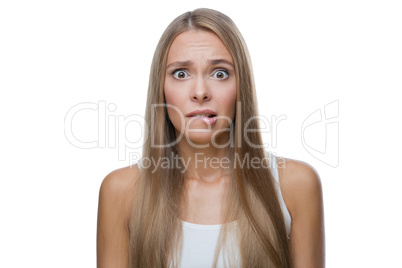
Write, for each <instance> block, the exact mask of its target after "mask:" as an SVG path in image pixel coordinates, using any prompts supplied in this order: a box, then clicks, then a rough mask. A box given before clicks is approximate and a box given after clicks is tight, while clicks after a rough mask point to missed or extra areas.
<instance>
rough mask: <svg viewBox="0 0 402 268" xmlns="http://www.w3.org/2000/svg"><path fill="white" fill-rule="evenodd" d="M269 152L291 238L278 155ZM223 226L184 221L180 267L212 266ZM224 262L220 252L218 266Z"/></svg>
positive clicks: (290, 220) (220, 266)
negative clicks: (280, 179)
mask: <svg viewBox="0 0 402 268" xmlns="http://www.w3.org/2000/svg"><path fill="white" fill-rule="evenodd" d="M267 152H268V159H269V162H270V169H271V173H272V175H273V176H274V178H275V186H276V189H277V192H278V200H279V203H280V206H281V208H282V213H283V216H284V220H285V226H286V231H287V235H288V238H289V237H290V230H291V224H292V219H291V217H290V214H289V211H288V209H287V208H286V204H285V202H284V200H283V197H282V192H281V188H280V185H279V175H278V165H277V162H276V157H275V155H274V154H272V153H271V152H269V151H267ZM230 224H236V222H232V223H230ZM221 227H222V225H221V224H217V225H203V224H195V223H189V222H185V221H183V248H182V258H181V263H180V266H179V267H182V268H187V267H191V268H197V267H199V268H205V267H212V263H213V260H214V256H215V247H216V244H217V242H218V237H219V232H220V230H221ZM237 252H238V251H237ZM238 256H239V255H238V254H237V256H232V257H231V258H234V260H236V258H238ZM224 263H226V267H228V261H227V260H225V259H224V257H223V256H222V254H220V255H219V257H218V263H217V267H218V268H223V267H225V265H224ZM237 263H239V262H237Z"/></svg>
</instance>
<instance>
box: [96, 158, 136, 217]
mask: <svg viewBox="0 0 402 268" xmlns="http://www.w3.org/2000/svg"><path fill="white" fill-rule="evenodd" d="M139 173H140V171H139V168H138V166H137V165H132V166H128V167H124V168H119V169H116V170H113V171H112V172H110V173H109V174H108V175H107V176H106V177H105V178H104V179H103V181H102V184H101V187H100V192H99V199H100V201H105V202H108V203H110V205H113V206H114V207H115V209H118V208H121V209H123V208H125V210H129V209H130V205H131V202H132V197H133V192H134V189H135V183H136V181H137V179H138V175H139ZM128 212H129V211H127V213H128ZM127 216H128V215H127Z"/></svg>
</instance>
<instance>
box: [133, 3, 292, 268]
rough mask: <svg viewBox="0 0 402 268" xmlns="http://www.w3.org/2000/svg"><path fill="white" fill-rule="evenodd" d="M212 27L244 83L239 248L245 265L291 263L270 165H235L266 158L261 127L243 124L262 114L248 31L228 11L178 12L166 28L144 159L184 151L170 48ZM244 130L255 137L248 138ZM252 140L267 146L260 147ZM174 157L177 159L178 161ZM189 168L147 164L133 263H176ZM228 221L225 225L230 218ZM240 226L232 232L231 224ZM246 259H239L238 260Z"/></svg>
mask: <svg viewBox="0 0 402 268" xmlns="http://www.w3.org/2000/svg"><path fill="white" fill-rule="evenodd" d="M192 29H195V30H206V31H211V32H213V33H215V34H216V35H217V36H218V37H219V38H220V39H221V40H222V42H223V43H224V44H225V46H226V47H227V49H228V51H229V52H230V53H231V55H232V58H233V61H234V66H235V75H236V82H237V104H240V105H241V106H242V107H241V108H240V107H239V105H237V107H236V114H235V119H234V121H233V122H232V124H233V125H232V126H234V127H233V128H232V131H233V132H234V141H235V143H234V145H233V146H231V149H230V152H231V156H232V157H233V158H232V160H233V161H232V165H233V169H232V170H233V174H232V177H231V178H232V179H231V184H230V185H231V186H230V189H228V194H227V202H226V204H231V206H230V209H229V206H226V210H225V214H224V215H225V219H226V220H227V221H229V220H230V219H236V222H237V227H236V230H237V231H236V235H234V237H236V239H237V243H238V247H239V250H240V265H241V267H291V259H290V252H289V245H288V240H287V235H286V228H285V224H284V219H283V214H282V211H281V208H280V204H279V201H278V199H277V193H276V189H275V186H274V178H273V176H272V174H271V172H270V169H269V167H268V165H265V166H264V165H262V166H261V167H260V168H252V167H250V166H249V165H245V166H243V167H241V168H240V167H237V166H235V165H234V162H235V159H234V155H237V157H238V159H245V158H247V157H248V159H252V158H259V159H263V160H265V161H267V160H266V155H265V150H264V148H262V146H261V145H262V139H261V135H260V133H259V132H248V133H244V131H243V126H242V123H243V122H245V121H246V120H249V119H250V118H252V117H254V116H257V100H256V94H255V87H254V80H253V75H252V69H251V61H250V57H249V54H248V50H247V47H246V44H245V42H244V40H243V37H242V35H241V34H240V32H239V30H238V29H237V27H236V25H235V24H234V23H233V21H232V20H231V19H230V18H229V17H227V16H226V15H224V14H222V13H220V12H218V11H215V10H211V9H206V8H201V9H196V10H194V11H191V12H186V13H184V14H182V15H181V16H179V17H177V18H176V19H175V20H174V21H172V22H171V24H170V25H169V26H168V27H167V29H166V30H165V32H164V33H163V35H162V37H161V39H160V41H159V43H158V46H157V48H156V51H155V54H154V57H153V61H152V66H151V73H150V77H149V88H148V97H147V106H146V107H147V108H146V114H145V121H146V122H147V123H149V124H148V126H147V128H146V129H145V143H144V147H143V158H146V159H148V160H149V159H161V158H163V159H172V158H173V157H175V156H177V155H178V152H177V147H176V146H157V145H163V144H171V143H173V142H174V141H175V139H176V134H175V128H174V126H173V125H172V123H171V121H170V120H169V117H168V114H167V110H166V108H163V109H155V106H154V105H155V104H164V103H165V100H164V93H163V85H164V76H165V69H166V60H167V54H168V51H169V48H170V46H171V44H172V42H173V40H174V38H175V37H176V36H178V35H179V34H180V33H183V32H185V31H188V30H192ZM240 119H241V120H240ZM248 127H249V128H251V129H259V124H258V121H257V120H251V121H250V123H249V125H248ZM245 135H248V137H247V138H248V142H246V137H245ZM252 145H260V146H258V148H255V147H256V146H252ZM172 161H173V159H172ZM182 171H184V170H182V167H180V166H176V167H175V168H168V169H166V168H165V169H163V168H161V167H160V166H154V165H153V162H152V161H149V163H148V165H144V166H143V167H142V168H141V172H140V176H139V179H138V181H137V182H138V183H137V186H136V192H135V195H134V203H133V211H132V216H131V221H130V252H129V255H130V267H170V266H173V267H175V266H177V265H178V260H179V258H180V250H181V246H182V239H181V236H182V225H181V224H182V223H181V221H180V219H179V215H180V208H181V202H182V200H183V196H184V193H183V192H184V191H185V183H184V177H185V172H184V173H183V172H182ZM224 226H226V225H225V224H224ZM228 230H229V228H222V231H221V235H220V240H219V241H220V242H219V247H218V248H217V251H216V254H215V260H214V263H215V264H214V265H215V266H216V263H217V256H218V254H219V250H220V249H219V248H220V247H224V245H225V241H227V239H226V238H227V232H228ZM232 231H233V230H232ZM237 265H239V264H237Z"/></svg>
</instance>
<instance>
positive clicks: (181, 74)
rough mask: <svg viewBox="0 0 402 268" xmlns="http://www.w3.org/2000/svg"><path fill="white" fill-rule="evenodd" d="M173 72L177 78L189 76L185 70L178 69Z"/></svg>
mask: <svg viewBox="0 0 402 268" xmlns="http://www.w3.org/2000/svg"><path fill="white" fill-rule="evenodd" d="M172 74H173V76H174V77H175V78H177V79H186V78H188V74H187V73H186V72H185V71H184V70H176V71H174V72H173V73H172Z"/></svg>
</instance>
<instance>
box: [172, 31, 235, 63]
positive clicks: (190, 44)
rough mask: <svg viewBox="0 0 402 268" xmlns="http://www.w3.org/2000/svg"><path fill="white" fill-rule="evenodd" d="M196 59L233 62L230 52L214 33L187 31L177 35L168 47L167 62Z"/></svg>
mask: <svg viewBox="0 0 402 268" xmlns="http://www.w3.org/2000/svg"><path fill="white" fill-rule="evenodd" d="M196 58H208V59H210V58H211V59H212V58H222V59H225V60H227V61H229V62H233V61H232V56H231V54H230V52H229V51H228V49H227V48H226V46H225V45H224V44H223V42H222V40H221V39H220V38H219V37H218V36H217V35H216V34H215V33H213V32H209V31H205V30H189V31H186V32H183V33H181V34H179V35H178V36H177V37H176V38H175V39H174V40H173V42H172V45H171V46H170V49H169V53H168V62H169V61H174V60H193V59H196Z"/></svg>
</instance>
